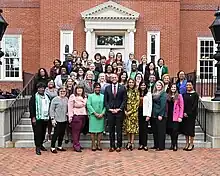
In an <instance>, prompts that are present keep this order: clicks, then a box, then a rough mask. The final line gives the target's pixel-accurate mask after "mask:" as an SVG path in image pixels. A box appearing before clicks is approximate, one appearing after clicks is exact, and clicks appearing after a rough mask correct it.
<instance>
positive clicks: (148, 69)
mask: <svg viewBox="0 0 220 176" xmlns="http://www.w3.org/2000/svg"><path fill="white" fill-rule="evenodd" d="M151 64H153V65H154V71H155V70H156V65H155V63H154V62H149V63H148V64H147V71H148V72H149V71H150V68H149V66H150V65H151Z"/></svg>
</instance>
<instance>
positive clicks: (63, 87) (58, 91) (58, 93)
mask: <svg viewBox="0 0 220 176" xmlns="http://www.w3.org/2000/svg"><path fill="white" fill-rule="evenodd" d="M62 89H65V91H66V95H67V90H66V87H65V86H62V87H60V88H59V89H58V90H57V95H58V96H60V90H62Z"/></svg>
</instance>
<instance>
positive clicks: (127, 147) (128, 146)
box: [125, 142, 131, 150]
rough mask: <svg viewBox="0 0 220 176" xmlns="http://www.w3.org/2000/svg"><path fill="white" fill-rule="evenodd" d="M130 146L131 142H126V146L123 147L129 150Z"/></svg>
mask: <svg viewBox="0 0 220 176" xmlns="http://www.w3.org/2000/svg"><path fill="white" fill-rule="evenodd" d="M130 148H131V143H130V142H128V143H127V145H126V147H125V149H127V150H129V149H130Z"/></svg>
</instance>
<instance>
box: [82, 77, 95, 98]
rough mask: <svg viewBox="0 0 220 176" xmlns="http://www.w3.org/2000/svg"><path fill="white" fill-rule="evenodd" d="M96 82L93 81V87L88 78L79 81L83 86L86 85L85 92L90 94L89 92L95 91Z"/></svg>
mask: <svg viewBox="0 0 220 176" xmlns="http://www.w3.org/2000/svg"><path fill="white" fill-rule="evenodd" d="M94 83H95V82H94V81H92V85H91V87H90V85H89V82H88V81H87V80H83V81H80V82H79V85H80V86H82V87H84V91H85V94H86V95H88V94H91V93H93V84H94Z"/></svg>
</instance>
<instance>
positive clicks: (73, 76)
mask: <svg viewBox="0 0 220 176" xmlns="http://www.w3.org/2000/svg"><path fill="white" fill-rule="evenodd" d="M71 78H72V79H73V80H75V79H76V78H77V73H75V72H74V73H73V75H72V76H71ZM70 80H71V79H70Z"/></svg>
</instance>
